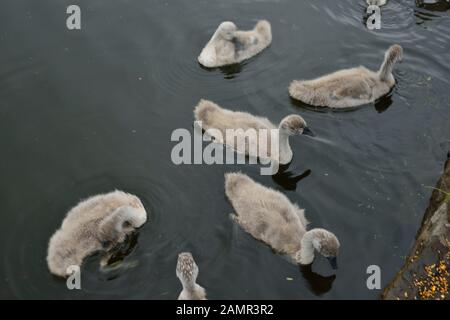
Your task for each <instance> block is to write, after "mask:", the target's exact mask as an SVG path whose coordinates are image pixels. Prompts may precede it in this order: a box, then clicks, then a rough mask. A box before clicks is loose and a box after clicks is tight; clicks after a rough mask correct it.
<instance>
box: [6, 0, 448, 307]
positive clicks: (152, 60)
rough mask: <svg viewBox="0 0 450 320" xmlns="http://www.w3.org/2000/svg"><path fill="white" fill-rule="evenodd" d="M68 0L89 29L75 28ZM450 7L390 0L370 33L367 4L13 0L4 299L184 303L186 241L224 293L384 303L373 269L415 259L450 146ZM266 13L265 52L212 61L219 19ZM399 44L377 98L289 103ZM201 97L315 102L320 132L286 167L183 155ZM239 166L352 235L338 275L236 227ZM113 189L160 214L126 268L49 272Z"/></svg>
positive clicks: (346, 237) (203, 274)
mask: <svg viewBox="0 0 450 320" xmlns="http://www.w3.org/2000/svg"><path fill="white" fill-rule="evenodd" d="M69 4H78V5H80V6H81V10H82V30H81V31H68V30H67V29H66V26H65V19H66V14H65V11H66V8H67V6H68V5H69ZM448 9H449V8H448V5H446V2H445V1H441V4H440V5H439V4H437V5H435V6H433V5H421V4H420V1H419V2H418V3H417V5H416V3H415V2H414V1H393V0H392V1H390V2H389V3H388V5H387V6H385V7H383V8H382V14H383V15H382V29H381V30H380V31H376V32H371V31H368V30H367V29H366V27H365V26H364V22H363V21H364V15H365V14H364V11H365V2H364V1H362V0H361V1H354V0H340V1H336V0H326V1H325V0H320V1H299V0H278V1H276V0H273V1H272V0H254V1H252V0H232V1H229V0H227V1H217V0H202V1H182V0H168V1H149V0H145V1H144V0H116V1H106V0H103V1H88V0H82V1H81V0H75V1H74V0H70V1H68V0H60V1H54V0H40V1H34V0H26V1H25V0H22V1H15V0H2V1H1V3H0V150H1V151H0V156H1V160H0V297H1V298H64V299H66V298H67V299H68V298H143V299H174V298H176V297H177V296H178V294H179V292H180V289H181V286H180V284H179V282H178V279H177V278H176V276H175V264H176V258H177V254H178V253H179V252H180V251H183V250H189V251H192V253H193V254H194V257H195V258H196V261H197V264H198V265H199V268H200V276H199V279H198V280H199V283H200V284H201V285H203V286H204V287H205V288H206V289H207V292H208V295H209V297H210V298H213V299H214V298H215V299H218V298H225V299H233V298H236V299H244V298H254V299H260V298H267V299H271V298H275V299H282V298H288V299H316V298H325V299H344V298H368V299H375V298H378V296H379V294H380V291H379V290H373V291H370V290H368V289H367V287H366V278H367V275H366V268H367V266H369V265H371V264H376V265H379V266H380V267H381V271H382V285H385V284H386V283H387V282H388V281H389V280H390V279H391V278H392V277H393V275H394V274H395V272H396V271H397V270H398V268H399V267H400V266H401V265H402V263H403V260H404V257H405V255H407V253H408V252H409V249H410V248H411V246H412V244H413V241H414V235H415V232H416V230H417V228H418V226H419V223H420V220H421V218H422V214H423V212H424V210H425V208H426V206H427V203H428V198H429V196H430V193H431V190H430V189H429V188H427V186H432V185H434V184H435V182H436V180H437V179H438V177H439V176H440V172H441V169H442V166H443V161H444V159H445V154H446V152H447V151H448V148H449V136H450V126H449V125H448V124H449V120H450V93H449V84H450V77H449V74H450V72H449V71H450V70H449V69H450V68H449V65H448V63H449V60H450V53H449V52H450V50H449V49H450V44H449V41H450V19H449V18H450V11H448ZM259 18H266V19H268V20H269V21H271V23H272V29H273V39H274V40H273V43H272V46H271V47H270V48H269V49H268V50H266V51H264V52H263V53H262V54H260V55H259V56H257V57H255V58H254V59H252V60H250V61H248V62H246V63H243V64H242V65H240V66H237V67H234V68H231V69H230V68H228V69H225V70H213V71H208V70H205V69H203V68H201V67H200V66H199V65H198V63H197V62H196V57H197V56H198V54H199V52H200V50H201V48H202V47H203V45H204V44H205V43H206V42H207V41H208V39H209V37H210V36H211V34H212V32H213V31H214V29H215V28H216V27H217V25H218V24H219V23H220V22H221V21H223V20H233V21H235V22H236V23H237V24H238V26H241V27H243V28H250V27H252V25H253V24H254V23H255V21H256V20H257V19H259ZM393 43H399V44H401V45H402V46H403V48H404V50H405V59H404V62H403V63H402V64H400V65H398V66H397V67H396V68H395V72H394V74H395V77H396V79H397V82H398V84H397V86H396V87H395V89H394V90H393V91H392V93H391V94H390V95H389V96H388V97H386V98H384V99H382V100H381V101H380V102H379V103H377V104H375V105H367V106H364V107H361V108H359V109H356V110H353V111H350V112H331V111H328V110H316V109H314V108H311V107H307V106H304V105H301V104H298V103H294V102H292V101H291V100H290V99H289V96H288V93H287V86H288V84H289V82H290V81H291V80H293V79H296V78H297V79H298V78H311V77H315V76H319V75H321V74H324V73H327V72H331V71H334V70H336V69H339V68H345V67H351V66H354V65H359V64H363V65H365V66H367V67H369V68H373V69H377V68H378V67H379V65H380V63H381V60H382V57H383V54H384V51H385V49H386V48H387V47H388V46H389V45H391V44H393ZM200 98H207V99H211V100H213V101H216V102H218V103H219V104H221V105H222V106H224V107H229V108H234V109H241V110H245V111H249V112H251V113H254V114H260V115H264V116H267V117H268V118H270V119H272V120H273V121H275V122H278V121H279V120H280V119H281V118H283V117H284V116H285V115H287V114H290V113H298V114H301V115H302V116H303V117H304V118H305V119H306V120H307V122H308V124H309V126H310V127H311V128H312V129H313V131H314V132H315V134H316V137H315V138H309V137H296V138H294V139H292V140H291V141H292V147H293V149H294V153H295V156H294V160H293V162H292V164H291V166H290V167H289V169H287V172H286V173H285V175H284V176H278V177H275V178H271V177H267V176H260V175H259V167H258V166H251V165H246V166H238V165H227V166H207V165H184V166H176V165H174V164H172V162H171V159H170V152H171V149H172V147H173V146H174V145H175V143H174V142H171V141H170V135H171V133H172V131H173V130H174V129H176V128H187V129H189V130H191V131H192V122H193V114H192V110H193V107H194V106H195V104H196V103H197V102H198V100H199V99H200ZM236 170H242V171H243V172H245V173H247V174H249V175H250V176H251V177H253V178H254V179H256V180H257V181H260V182H261V183H263V184H264V185H267V186H270V187H273V188H276V189H278V190H282V191H283V192H284V193H285V194H286V195H287V196H288V197H289V198H290V199H291V200H292V201H295V202H298V203H299V204H300V206H302V207H304V208H306V216H307V217H308V218H309V220H311V221H312V227H325V228H327V229H330V230H332V231H334V232H335V233H336V234H337V235H338V237H339V239H340V241H341V254H340V257H339V264H340V268H339V269H338V270H337V272H336V273H334V272H333V271H332V270H331V269H330V267H329V265H328V264H327V262H326V260H325V259H323V258H318V259H316V261H315V262H314V264H313V266H312V269H311V268H302V269H300V268H299V267H298V266H295V265H293V264H291V263H290V262H289V261H288V260H287V259H285V258H283V257H281V256H279V255H277V254H275V253H274V252H272V251H271V250H270V249H269V248H268V247H266V246H264V245H263V244H261V243H260V242H257V241H255V240H254V239H253V238H251V237H250V236H248V235H247V234H245V233H244V232H243V231H242V230H241V229H239V228H237V227H236V226H233V224H232V223H231V221H230V220H229V218H228V214H229V213H230V212H231V211H232V208H231V206H230V205H229V203H228V202H227V200H226V198H225V196H224V190H223V174H224V173H225V172H228V171H236ZM307 170H310V171H307ZM304 172H306V174H304V177H303V179H301V180H300V181H299V182H298V184H297V185H295V183H292V180H290V179H289V176H290V175H292V176H296V175H300V174H302V173H304ZM291 178H292V177H291ZM115 188H118V189H123V190H126V191H129V192H132V193H135V194H137V195H138V196H139V197H141V199H142V200H143V202H144V204H145V206H146V207H147V210H148V212H149V221H148V223H147V224H146V225H145V226H144V227H143V228H142V229H141V230H140V232H139V234H138V235H137V237H135V238H134V239H133V240H134V243H135V246H132V247H131V248H128V249H129V250H128V251H130V252H129V254H128V255H127V256H126V257H125V260H124V262H123V263H122V265H121V266H120V267H119V268H118V269H116V270H112V271H109V272H100V271H99V270H98V267H97V266H98V262H99V260H100V256H99V255H95V256H92V257H90V258H89V259H88V260H87V261H86V263H85V264H84V265H83V268H82V290H79V291H69V290H67V289H66V286H65V282H64V281H62V280H58V279H56V278H54V277H53V276H51V275H50V274H49V272H48V270H47V266H46V262H45V256H46V250H47V242H48V239H49V237H50V236H51V234H52V233H53V232H54V230H55V229H56V228H57V227H58V226H59V225H60V223H61V221H62V219H63V217H64V215H65V213H66V212H67V210H68V209H69V208H70V207H71V206H73V205H74V204H76V203H77V202H78V201H79V199H81V198H84V197H87V196H89V195H92V194H96V193H101V192H107V191H110V190H113V189H115ZM125 251H126V250H125ZM334 275H335V276H334ZM287 278H292V279H293V280H292V281H288V280H287Z"/></svg>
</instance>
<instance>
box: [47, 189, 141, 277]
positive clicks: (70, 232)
mask: <svg viewBox="0 0 450 320" xmlns="http://www.w3.org/2000/svg"><path fill="white" fill-rule="evenodd" d="M146 220H147V212H146V211H145V208H144V206H143V204H142V202H141V201H140V200H139V198H138V197H136V196H134V195H132V194H129V193H125V192H122V191H114V192H110V193H107V194H100V195H96V196H93V197H90V198H88V199H86V200H84V201H81V202H80V203H79V204H78V205H76V206H75V207H73V208H72V209H71V210H70V211H69V212H68V213H67V216H66V217H65V219H64V220H63V222H62V225H61V228H60V229H58V230H57V231H56V232H55V233H54V234H53V236H52V237H51V238H50V242H49V246H48V254H47V264H48V267H49V269H50V272H51V273H53V274H55V275H57V276H61V277H66V276H67V274H66V270H67V268H68V267H69V266H71V265H76V266H81V264H82V262H83V260H84V258H86V257H87V256H89V255H90V254H92V253H94V252H95V251H108V250H110V249H112V248H113V247H114V246H115V245H117V244H119V243H121V242H123V241H124V240H125V238H126V236H127V235H128V234H131V233H132V232H133V231H134V230H135V229H136V228H139V227H141V226H142V225H143V224H144V223H145V222H146ZM102 263H103V262H102Z"/></svg>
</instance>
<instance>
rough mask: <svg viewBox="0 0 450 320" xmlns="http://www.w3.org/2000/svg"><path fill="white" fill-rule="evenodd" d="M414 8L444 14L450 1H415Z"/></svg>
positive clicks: (449, 5) (448, 7) (449, 6)
mask: <svg viewBox="0 0 450 320" xmlns="http://www.w3.org/2000/svg"><path fill="white" fill-rule="evenodd" d="M416 6H417V7H418V8H423V9H425V10H428V11H439V12H444V11H447V10H449V9H450V1H448V0H435V1H433V0H416Z"/></svg>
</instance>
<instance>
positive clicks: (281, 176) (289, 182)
mask: <svg viewBox="0 0 450 320" xmlns="http://www.w3.org/2000/svg"><path fill="white" fill-rule="evenodd" d="M288 166H289V165H287V167H288ZM286 170H287V168H286V166H280V168H279V170H278V173H277V174H275V175H273V176H272V179H273V181H275V182H276V183H277V184H278V185H280V186H282V187H283V189H285V190H295V189H297V183H299V182H300V181H301V180H303V179H304V178H306V177H307V176H309V175H310V174H311V170H310V169H307V170H305V171H304V172H303V173H302V174H299V175H297V174H295V173H294V172H293V171H286Z"/></svg>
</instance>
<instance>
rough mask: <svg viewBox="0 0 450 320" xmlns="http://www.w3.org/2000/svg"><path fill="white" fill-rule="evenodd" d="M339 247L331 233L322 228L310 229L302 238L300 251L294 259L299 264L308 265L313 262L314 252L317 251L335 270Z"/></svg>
mask: <svg viewBox="0 0 450 320" xmlns="http://www.w3.org/2000/svg"><path fill="white" fill-rule="evenodd" d="M311 245H312V247H311ZM340 246H341V245H340V243H339V240H338V238H337V237H336V236H335V235H334V234H333V233H332V232H330V231H328V230H325V229H322V228H316V229H312V230H310V231H308V232H306V233H305V235H304V236H303V239H302V249H301V250H300V252H299V254H298V255H297V257H296V259H297V262H298V263H300V264H310V263H312V262H313V260H314V250H317V252H319V253H320V254H321V255H322V256H324V257H325V258H327V259H328V261H329V262H330V264H331V267H332V268H333V269H337V256H338V254H339V247H340Z"/></svg>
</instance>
